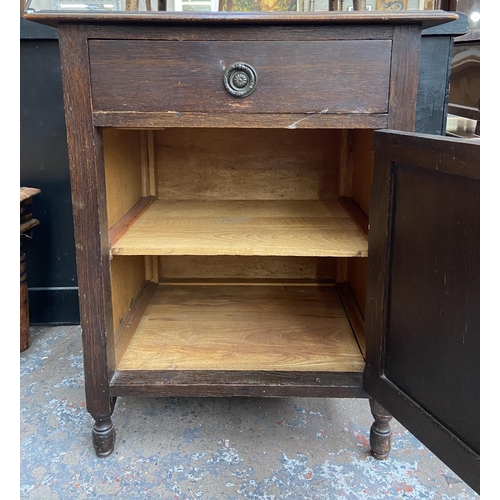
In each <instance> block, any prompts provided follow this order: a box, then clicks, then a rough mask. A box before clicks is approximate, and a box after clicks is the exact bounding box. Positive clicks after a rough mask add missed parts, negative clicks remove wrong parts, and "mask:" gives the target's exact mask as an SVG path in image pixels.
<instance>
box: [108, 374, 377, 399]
mask: <svg viewBox="0 0 500 500" xmlns="http://www.w3.org/2000/svg"><path fill="white" fill-rule="evenodd" d="M110 390H111V392H112V394H114V395H116V396H151V397H189V396H191V397H231V396H243V397H261V398H265V397H272V398H276V397H321V398H346V397H347V398H366V397H368V396H367V394H366V393H365V392H364V390H363V388H362V387H361V374H360V373H358V372H351V373H344V372H317V371H316V372H313V373H309V372H292V371H285V372H283V371H282V372H278V371H273V372H269V371H260V372H259V371H250V372H246V371H243V370H238V371H221V370H210V371H206V370H204V371H200V370H195V371H193V370H168V371H164V370H162V371H155V370H147V371H139V370H133V371H118V372H115V375H114V376H113V380H112V381H111V388H110Z"/></svg>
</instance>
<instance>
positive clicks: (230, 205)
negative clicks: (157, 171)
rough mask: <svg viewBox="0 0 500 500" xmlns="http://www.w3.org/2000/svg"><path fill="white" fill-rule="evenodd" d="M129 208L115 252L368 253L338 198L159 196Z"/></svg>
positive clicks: (113, 247)
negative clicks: (184, 198)
mask: <svg viewBox="0 0 500 500" xmlns="http://www.w3.org/2000/svg"><path fill="white" fill-rule="evenodd" d="M130 212H131V213H130V214H127V215H126V216H125V217H124V218H123V220H122V221H120V222H119V223H118V225H121V226H122V227H123V226H126V227H127V230H126V231H125V232H124V233H123V234H122V235H121V236H120V237H119V238H118V239H114V241H112V242H111V251H112V254H113V255H247V256H248V255H262V256H311V257H366V256H367V255H368V242H367V240H366V237H365V235H363V234H362V232H361V231H360V230H359V229H358V227H357V226H356V224H355V223H354V222H353V220H352V219H351V217H350V216H349V215H348V213H347V212H346V210H345V209H344V208H343V206H342V205H341V204H340V203H339V202H336V201H325V202H323V201H318V200H257V201H247V200H230V201H227V200H224V201H191V200H189V201H164V200H156V201H154V202H153V203H152V204H151V205H149V206H148V207H147V208H146V209H145V210H144V211H137V210H136V211H134V209H132V210H131V211H130ZM138 212H139V213H138ZM137 213H138V214H137Z"/></svg>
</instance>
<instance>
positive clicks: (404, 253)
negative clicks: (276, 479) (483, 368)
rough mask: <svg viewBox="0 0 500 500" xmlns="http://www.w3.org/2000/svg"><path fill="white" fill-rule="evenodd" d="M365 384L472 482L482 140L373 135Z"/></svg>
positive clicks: (475, 478)
mask: <svg viewBox="0 0 500 500" xmlns="http://www.w3.org/2000/svg"><path fill="white" fill-rule="evenodd" d="M374 137H375V139H374V149H375V178H374V185H373V189H372V200H371V208H370V213H371V214H372V216H371V221H370V223H371V228H370V241H369V248H370V255H369V264H368V267H369V271H368V274H369V275H368V293H367V313H366V314H367V368H366V370H365V376H364V387H365V390H366V391H367V392H368V393H369V394H370V395H371V396H372V397H373V398H374V399H376V400H377V401H378V402H379V403H380V404H382V405H383V406H384V407H385V408H386V409H387V410H388V411H389V412H391V413H393V415H394V416H395V417H396V418H397V419H398V420H400V421H401V422H402V423H403V425H405V426H407V428H408V429H409V430H410V431H411V432H413V433H414V434H415V435H416V436H417V438H419V439H420V440H421V441H422V442H423V443H424V444H425V445H426V446H428V447H429V449H431V450H432V451H433V452H434V453H436V455H438V456H439V457H440V458H441V459H442V460H443V461H444V462H445V463H447V464H448V465H449V467H450V468H452V469H453V470H454V471H455V472H456V473H457V474H459V475H460V476H461V477H462V478H463V479H464V480H465V481H466V482H468V483H469V484H470V485H471V487H473V488H474V489H476V490H478V489H479V451H480V450H479V437H480V436H479V343H480V337H479V194H480V189H479V143H478V142H471V141H464V140H458V139H450V138H444V137H438V136H424V135H419V134H409V133H401V132H392V131H379V132H376V133H375V136H374Z"/></svg>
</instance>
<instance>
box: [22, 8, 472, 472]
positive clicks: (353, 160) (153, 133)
mask: <svg viewBox="0 0 500 500" xmlns="http://www.w3.org/2000/svg"><path fill="white" fill-rule="evenodd" d="M25 17H26V19H30V20H33V21H37V22H42V23H46V24H49V25H52V26H57V27H58V28H59V37H60V48H61V61H62V73H63V85H64V98H65V109H66V122H67V130H68V147H69V158H70V171H71V184H72V197H73V211H74V221H75V232H76V251H77V269H78V285H79V296H80V312H81V325H82V335H83V355H84V367H85V387H86V399H87V410H88V411H89V412H90V414H91V415H92V417H93V418H94V419H95V425H94V429H93V444H94V447H95V450H96V453H97V454H98V455H99V456H106V455H109V454H110V453H112V451H113V447H114V443H115V429H114V427H113V423H112V419H111V417H112V413H113V407H114V403H115V400H116V398H117V397H118V396H123V397H126V396H150V397H159V396H211V397H212V396H225V397H226V396H258V397H291V396H294V397H335V398H337V397H365V398H368V397H370V403H371V410H372V413H373V415H374V419H375V422H374V424H373V426H372V430H371V440H370V442H371V447H372V452H373V454H374V456H375V457H376V458H381V459H382V458H385V457H387V456H388V454H389V451H390V446H391V439H392V436H391V431H390V426H389V421H390V419H391V415H390V414H389V413H388V412H387V411H386V409H385V408H387V409H388V410H389V411H391V414H394V416H396V417H397V418H398V419H399V418H400V417H399V415H398V413H397V408H399V407H400V406H401V405H402V403H400V401H403V400H405V402H407V405H408V406H409V409H407V410H404V411H403V412H402V413H403V414H404V415H403V417H402V420H401V421H402V423H403V424H404V425H406V426H407V427H408V428H409V429H410V430H412V431H413V429H412V426H411V425H410V424H409V422H408V421H409V420H414V419H417V420H418V421H420V419H421V418H426V419H427V420H429V422H431V423H429V424H425V423H424V424H421V425H420V424H417V425H415V426H414V427H422V428H424V427H426V426H427V427H430V428H432V429H431V431H432V432H431V434H432V436H431V438H430V439H431V441H436V442H437V441H439V440H440V439H441V438H440V437H439V438H437V437H436V436H437V435H438V434H437V432H435V428H439V429H440V430H442V431H443V433H444V434H451V431H449V429H448V428H447V427H445V424H443V422H441V421H440V419H439V416H436V415H434V414H432V413H429V414H428V413H426V412H425V411H424V410H422V411H420V409H419V406H418V402H419V401H420V399H421V398H420V395H419V393H418V391H417V393H416V394H413V393H411V391H409V390H407V392H409V393H410V394H409V396H408V397H406V396H404V395H403V393H404V391H405V389H406V388H407V386H408V384H409V382H408V384H407V383H406V379H404V380H403V378H404V377H403V376H402V375H401V377H400V371H401V370H402V368H403V367H401V366H399V365H401V364H402V365H407V364H408V362H407V360H406V359H405V356H404V355H405V352H406V351H405V345H406V344H405V342H403V346H401V345H400V342H398V341H397V340H396V341H393V338H392V337H390V338H389V337H387V336H386V333H387V332H390V333H391V334H393V330H394V328H399V327H400V326H401V324H402V325H403V326H404V322H405V321H406V320H405V319H404V314H405V312H407V313H408V314H409V315H410V320H409V321H410V322H411V321H413V320H412V319H411V318H413V317H414V314H415V311H414V309H415V307H419V308H425V307H427V299H428V298H429V297H432V301H433V303H436V300H439V299H437V298H436V297H435V296H432V294H430V293H429V294H427V293H425V290H426V286H427V284H426V283H425V282H421V281H420V280H419V277H421V274H422V272H423V271H422V269H423V267H422V266H424V267H425V266H427V265H428V261H427V260H425V258H427V257H424V252H420V251H416V252H415V251H413V252H412V251H411V250H407V248H410V249H411V248H418V245H417V243H418V238H420V239H424V236H423V234H424V233H425V231H424V230H425V229H426V228H427V229H428V228H429V227H431V226H432V225H433V219H432V218H429V214H431V213H432V210H441V209H443V210H444V209H447V207H448V208H449V204H450V203H451V201H450V199H451V196H452V194H451V193H448V189H449V190H450V191H452V190H453V189H452V188H453V186H454V185H455V180H456V179H458V178H460V181H457V183H459V184H460V186H459V188H457V189H459V192H460V193H461V194H462V195H463V194H464V192H465V191H467V190H468V189H469V187H468V184H467V183H468V182H470V183H472V184H473V185H474V186H476V184H477V185H478V184H479V182H478V180H477V179H476V177H474V176H472V177H470V176H466V177H464V178H462V177H461V176H462V173H461V171H460V172H459V173H456V174H452V173H448V174H446V175H448V176H449V177H450V179H451V180H449V182H447V181H446V180H445V181H446V182H445V184H444V185H440V188H439V190H438V191H437V192H436V191H433V189H434V188H433V187H432V186H431V184H432V183H431V182H430V180H429V179H428V178H427V177H428V176H429V175H431V174H433V173H434V172H435V171H436V169H438V167H437V166H436V162H435V160H434V159H431V158H430V157H431V156H432V155H431V151H434V150H436V148H437V146H436V147H434V146H433V148H434V149H432V148H431V149H426V148H427V146H425V144H424V143H425V141H426V138H425V137H422V136H418V135H415V134H405V133H401V134H399V135H398V133H397V132H392V133H389V132H387V133H386V134H385V135H384V133H383V132H382V131H383V130H384V129H392V130H394V131H406V132H412V131H413V130H414V126H415V114H416V106H415V104H416V98H417V86H418V70H419V48H420V39H421V31H422V30H423V29H424V28H427V27H431V26H435V25H439V24H442V23H446V22H449V21H452V20H454V19H457V17H458V16H457V15H456V14H454V13H450V12H441V11H424V12H405V13H388V12H384V13H372V12H354V13H352V12H349V13H347V12H330V13H318V12H317V13H203V14H188V13H180V12H175V13H169V12H162V13H116V12H115V13H109V14H104V13H101V14H99V13H96V14H89V13H87V14H83V13H56V12H51V13H34V14H28V15H26V16H25ZM376 129H379V130H382V131H381V132H375V135H376V137H377V139H376V141H375V143H376V144H379V145H380V144H383V146H382V147H381V151H382V156H380V165H379V164H378V163H379V160H376V165H375V175H374V155H373V153H372V145H373V138H374V130H376ZM391 134H392V135H391ZM401 141H403V142H401ZM411 141H417V142H416V143H415V144H413V143H412V142H411ZM419 141H420V142H419ZM422 141H423V142H422ZM442 141H444V143H446V145H448V146H447V147H449V141H450V139H442ZM403 143H404V144H407V146H405V147H403V145H402V144H403ZM412 144H413V145H412ZM423 144H424V146H423ZM440 144H441V143H440ZM468 146H470V145H468V144H465V145H460V147H463V148H465V149H467V148H468ZM454 147H457V148H458V147H459V146H458V145H456V146H454ZM471 147H473V146H471ZM412 148H413V149H412ZM438 149H439V148H438ZM426 151H427V152H426ZM467 151H469V149H467ZM393 154H394V155H396V156H395V157H394V158H391V155H393ZM398 155H399V156H398ZM419 155H420V156H421V157H422V159H419V158H420V156H419ZM471 155H473V153H469V152H467V153H461V154H460V158H461V160H463V161H464V162H465V161H467V159H469V160H470V159H471ZM452 156H453V155H452ZM438 157H439V161H438V163H439V165H441V163H442V162H444V161H445V159H446V158H447V156H446V154H444V153H440V154H439V155H438ZM445 157H446V158H445ZM377 158H379V156H377ZM424 160H425V161H427V163H429V164H431V165H432V167H431V168H430V169H429V164H428V165H423V164H422V165H421V164H420V163H422V162H424ZM384 162H385V163H387V162H389V163H388V165H389V166H388V167H386V166H384V165H385V163H384ZM397 162H403V163H404V167H401V169H396V170H397V172H398V175H396V176H395V177H394V176H393V175H392V174H391V172H392V171H393V170H394V168H395V167H394V165H398V163H397ZM412 162H413V163H412ZM419 162H420V163H419ZM382 164H384V165H382ZM391 165H393V167H390V166H391ZM391 168H392V170H391ZM443 168H444V167H443ZM447 168H448V167H447ZM464 168H465V167H464ZM387 169H389V170H387ZM448 170H449V172H452V171H453V166H450V167H449V168H448ZM421 171H424V173H423V174H422V173H421ZM438 173H439V174H440V173H441V172H440V171H439V172H438ZM443 175H444V174H443ZM421 177H423V178H424V179H421ZM431 177H432V175H431ZM477 178H478V175H477ZM428 181H429V182H428ZM462 181H463V182H465V184H466V185H465V186H462V184H461V182H462ZM419 182H422V183H424V184H425V186H426V187H425V189H426V190H427V191H426V193H427V194H425V196H427V197H426V198H423V197H422V196H421V195H420V194H419V193H421V191H420V187H419V184H418V183H419ZM372 184H373V186H372ZM395 186H396V188H397V189H396V188H395ZM422 189H424V188H422ZM443 189H444V191H445V193H447V195H446V196H444V194H443V193H442V191H443ZM471 189H472V190H473V189H475V187H474V188H471ZM464 190H465V191H464ZM370 192H372V194H371V195H370ZM394 193H396V194H397V195H398V196H400V198H401V199H399V198H398V200H399V201H398V204H396V205H394V204H393V203H392V202H391V201H390V200H391V197H392V196H393V195H394ZM422 193H424V191H422ZM436 193H437V194H438V195H439V196H438V195H436ZM441 195H443V199H441ZM470 196H472V194H471V195H470ZM422 200H423V201H424V202H423V203H422ZM419 201H420V203H419ZM434 201H435V202H434ZM447 204H448V205H447ZM420 205H422V206H420ZM396 206H397V207H399V206H404V207H405V210H406V209H407V210H408V212H409V213H410V212H411V213H412V215H413V217H412V218H411V223H412V224H413V226H412V228H408V227H406V231H409V233H408V234H409V238H410V240H409V241H407V240H406V239H405V238H404V237H403V236H401V242H402V243H404V245H403V246H402V248H403V249H402V250H401V248H400V246H398V245H399V243H400V240H399V239H398V238H397V237H396V236H395V235H398V234H400V233H402V232H404V230H405V229H404V228H403V227H402V226H401V224H403V223H402V222H401V221H400V218H401V215H400V212H399V210H396V209H395V208H394V207H396ZM417 206H418V209H417V208H415V207H417ZM412 209H414V210H413V211H412ZM416 210H417V211H421V212H422V218H420V219H419V218H418V217H417V216H416V215H415V211H416ZM388 214H390V215H388ZM408 216H409V214H408ZM459 216H463V217H464V220H463V221H462V222H463V223H464V224H465V223H466V222H467V221H468V219H467V217H473V216H474V214H473V215H472V216H471V215H470V214H469V213H467V214H461V215H459ZM402 217H403V218H404V217H406V212H404V213H403V215H402ZM437 219H438V220H439V217H437ZM466 219H467V220H466ZM462 222H461V223H462ZM393 224H396V225H395V226H394V227H395V229H394V230H393V229H391V228H392V225H393ZM467 227H468V226H467ZM412 230H415V231H416V232H415V233H414V236H412V234H413V233H412ZM435 230H437V231H438V232H440V233H441V234H443V231H444V229H436V228H435ZM418 231H423V232H422V235H420V233H419V232H418ZM470 233H471V234H473V233H474V229H471V231H470V232H467V233H466V234H467V237H470V236H471V234H470ZM368 236H369V237H368ZM389 236H390V237H389ZM472 238H474V236H472ZM430 241H441V242H443V245H444V246H446V244H447V241H448V240H446V237H445V236H443V237H442V238H441V239H440V238H438V239H437V240H436V239H435V238H434V240H429V241H426V245H427V246H428V247H429V246H430V247H432V245H431V243H430ZM474 241H475V240H474ZM402 243H401V244H402ZM396 244H398V245H396ZM454 244H456V242H455V243H454ZM412 245H414V246H413V247H412ZM415 245H417V246H415ZM396 247H397V248H396ZM405 248H406V250H405ZM443 248H444V247H443ZM443 248H441V251H444V250H443ZM446 248H448V247H446ZM401 252H402V253H401ZM405 252H406V253H405ZM405 255H407V257H408V260H406V259H405ZM394 259H396V260H394ZM393 262H396V263H397V269H394V266H393ZM429 265H430V264H429ZM432 265H433V266H435V268H436V273H438V274H439V277H440V279H442V275H443V272H445V273H448V280H453V279H454V278H453V273H454V268H453V265H452V264H449V263H448V264H446V265H445V264H444V263H442V262H440V261H439V262H436V263H434V261H433V264H432ZM419 266H420V268H419ZM443 266H445V267H446V266H448V267H447V268H446V269H447V270H446V269H445V271H443ZM403 271H407V272H413V276H411V277H408V276H407V277H405V278H404V277H402V275H401V273H402V272H403ZM433 272H434V271H433ZM424 274H425V273H424ZM389 277H390V279H389ZM471 279H472V278H471ZM455 285H456V283H455V284H454V285H453V286H455ZM412 286H414V287H415V290H416V291H417V292H418V294H419V297H418V298H415V297H413V295H412ZM450 286H451V285H450ZM394 287H396V288H394ZM393 289H394V290H397V292H392V290H393ZM395 293H397V297H394V294H395ZM471 293H472V292H471ZM474 297H475V296H474V295H473V298H474ZM396 299H397V300H396ZM392 303H397V305H398V306H400V307H401V309H402V310H400V311H399V312H398V313H397V314H396V313H395V307H392V306H391V307H389V304H392ZM412 304H413V306H412ZM454 305H455V306H456V307H460V306H461V305H462V306H463V304H460V303H459V301H456V303H454ZM438 313H439V311H438ZM419 314H420V316H424V319H425V321H423V322H422V325H420V326H421V328H422V329H423V330H424V333H425V331H426V328H429V325H430V324H432V323H429V321H430V319H428V318H427V316H426V314H425V311H424V310H423V309H420V313H419ZM412 315H413V316H412ZM472 316H473V315H472ZM426 318H427V319H426ZM411 324H413V323H411ZM476 326H477V325H476V324H475V320H474V319H473V318H472V317H471V318H470V319H469V323H468V327H467V328H468V333H466V334H465V335H466V337H467V342H469V339H470V338H471V337H473V336H474V332H473V330H474V329H475V328H476ZM462 334H463V332H461V333H460V343H461V342H462ZM394 335H395V334H394ZM415 335H416V333H415ZM386 337H387V338H386ZM395 338H396V339H397V335H396V336H395ZM388 339H389V340H388ZM431 340H432V339H431ZM431 340H429V341H428V340H424V341H423V342H422V343H421V344H422V345H427V343H428V342H431ZM471 342H472V341H471ZM386 345H387V346H389V347H390V348H391V350H390V352H387V359H388V360H389V361H390V360H392V357H394V356H396V358H397V360H399V364H398V366H397V367H396V368H394V370H393V371H394V372H395V375H394V378H393V380H392V381H388V380H387V377H386V375H385V373H386V372H387V370H386V368H387V366H389V365H387V366H386V365H384V363H385V361H384V360H385V359H386V358H385V354H384V355H382V354H381V353H383V352H385V351H384V348H385V346H386ZM418 345H419V344H418V342H417V341H416V340H413V341H412V342H410V343H409V344H408V346H409V347H410V348H411V349H414V348H415V346H418ZM466 345H467V346H468V344H466ZM414 354H415V356H416V358H415V361H416V363H417V365H418V363H419V362H421V360H420V361H419V359H420V358H419V356H420V352H418V351H415V353H414ZM411 357H412V356H411V353H410V358H411ZM413 365H415V363H413V364H412V366H413ZM390 366H391V368H392V364H391V365H390ZM413 368H414V366H413ZM363 374H364V375H363ZM400 378H401V381H400V380H399V379H400ZM417 378H418V380H420V381H421V384H427V386H428V385H429V376H428V374H427V375H425V376H423V375H422V374H419V375H417ZM394 380H395V381H394ZM457 383H458V382H457ZM431 385H432V384H431ZM386 386H387V391H389V392H390V391H392V393H391V394H390V395H388V396H384V395H383V393H384V391H383V390H382V388H385V387H386ZM423 392H425V390H424V391H423ZM412 397H413V399H414V400H415V401H417V402H416V403H415V402H414V401H413V400H412V399H411V398H412ZM412 401H413V402H412ZM453 404H454V403H453V402H452V403H451V405H452V408H451V409H450V410H449V413H461V412H453ZM431 406H432V405H431ZM414 413H415V414H418V415H417V416H413V414H414ZM405 416H406V417H405ZM457 418H458V417H457ZM441 428H442V429H441ZM416 435H417V437H419V438H421V435H420V434H418V433H417V434H416ZM439 436H441V434H439ZM462 438H463V439H462V440H459V439H456V438H455V437H452V439H451V441H452V444H451V445H450V446H451V448H450V449H451V450H452V451H451V455H453V457H452V458H454V457H455V456H456V455H458V456H459V458H460V459H459V460H458V462H459V463H460V464H463V463H465V462H466V463H467V467H464V468H465V469H466V470H470V471H471V474H472V477H475V476H474V474H476V472H477V469H478V464H479V461H478V457H477V456H476V454H475V452H473V451H471V449H470V448H471V447H470V445H469V440H468V435H467V436H465V437H463V436H462ZM462 441H464V442H465V444H464V443H463V442H462ZM438 444H439V443H438ZM447 446H448V445H447ZM429 447H430V448H431V449H433V448H432V446H431V445H429ZM434 448H435V447H434ZM464 456H465V457H466V458H465V459H464V458H463V457H464ZM469 459H470V460H469ZM467 460H469V461H467ZM450 461H453V460H450ZM470 464H472V465H470ZM452 468H453V467H452ZM455 470H458V471H459V472H458V473H459V474H461V473H463V470H462V469H461V468H460V466H455ZM463 474H464V476H463V477H464V479H465V480H467V479H466V478H465V476H468V475H470V474H468V473H467V472H466V473H463ZM470 481H472V480H470Z"/></svg>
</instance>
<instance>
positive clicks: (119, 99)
mask: <svg viewBox="0 0 500 500" xmlns="http://www.w3.org/2000/svg"><path fill="white" fill-rule="evenodd" d="M416 32H417V33H418V32H419V31H418V29H417V30H416ZM143 54H148V57H147V58H146V57H143ZM89 57H90V67H91V74H92V96H93V107H94V111H135V112H137V111H139V112H153V111H154V112H170V113H185V112H203V113H211V112H215V113H220V112H226V113H320V114H331V113H386V112H387V100H388V82H389V71H390V61H391V43H390V41H389V40H345V41H327V42H323V41H319V42H302V43H300V44H298V43H294V42H255V41H244V42H243V41H242V42H238V41H235V42H225V41H222V42H220V41H212V42H206V41H200V42H197V41H193V42H182V43H180V42H168V41H150V40H90V41H89ZM238 61H241V62H245V63H247V64H250V65H251V66H252V67H253V68H254V69H255V71H256V73H257V77H258V83H257V86H256V90H255V92H254V93H253V94H252V95H251V96H250V97H247V98H243V99H241V98H237V97H234V96H231V95H230V94H229V93H228V92H227V91H226V90H225V88H224V87H223V85H222V80H223V76H224V72H225V69H226V68H227V67H228V66H230V65H231V64H233V63H235V62H238ZM366 82H370V84H369V85H366ZM138 89H140V92H138Z"/></svg>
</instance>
